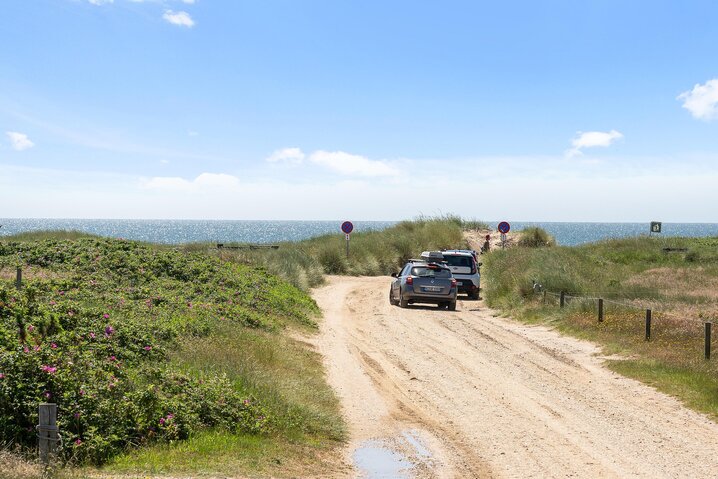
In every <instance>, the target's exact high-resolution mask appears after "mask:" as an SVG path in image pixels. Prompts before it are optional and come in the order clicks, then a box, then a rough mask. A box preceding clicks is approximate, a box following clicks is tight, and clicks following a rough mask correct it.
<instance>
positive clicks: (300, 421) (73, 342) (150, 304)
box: [0, 233, 344, 477]
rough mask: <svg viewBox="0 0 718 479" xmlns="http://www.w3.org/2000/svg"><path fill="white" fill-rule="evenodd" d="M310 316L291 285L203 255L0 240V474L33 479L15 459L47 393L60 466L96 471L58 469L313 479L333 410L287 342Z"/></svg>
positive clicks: (61, 240)
mask: <svg viewBox="0 0 718 479" xmlns="http://www.w3.org/2000/svg"><path fill="white" fill-rule="evenodd" d="M19 262H21V264H22V266H23V272H24V275H23V279H24V285H23V289H22V290H21V291H16V290H15V289H14V285H13V279H14V273H15V266H16V265H17V264H19ZM318 314H319V311H318V309H317V307H316V305H315V303H314V302H313V300H312V299H311V298H310V297H309V296H308V295H307V294H306V293H304V292H302V291H300V290H298V289H297V288H295V287H294V286H291V285H289V284H288V283H286V282H284V281H282V280H280V279H278V278H276V277H275V276H272V275H270V274H268V273H267V272H266V271H264V270H261V269H257V268H253V267H249V266H246V265H242V264H238V263H237V262H226V261H221V260H220V259H218V258H216V257H214V256H211V255H207V254H202V253H191V252H183V251H179V250H177V249H174V248H167V247H157V246H152V245H146V244H141V243H136V242H130V241H122V240H107V239H100V238H95V237H90V236H87V235H82V234H75V233H71V234H68V233H61V234H58V235H57V237H55V236H53V234H51V233H39V234H37V236H34V235H32V234H26V235H22V236H21V237H19V238H18V237H10V238H5V239H3V241H0V444H12V445H13V446H12V450H13V451H14V452H12V453H11V452H9V451H8V450H7V448H6V450H5V451H4V452H3V454H4V456H3V457H4V458H6V459H8V461H7V462H8V464H10V458H12V459H13V461H12V464H13V470H12V471H11V472H7V473H9V474H11V475H13V474H14V475H17V476H22V477H33V474H35V473H36V472H37V471H36V466H33V465H32V463H31V462H23V461H20V460H18V457H19V456H18V451H19V454H20V457H21V456H22V455H23V454H26V453H27V454H30V455H32V448H33V446H34V444H35V436H34V434H33V430H34V429H33V426H34V424H36V423H37V404H38V403H39V402H43V401H48V400H49V401H52V402H56V403H57V404H58V425H59V426H60V430H61V433H62V435H63V443H64V446H63V448H62V450H61V456H62V458H63V459H64V460H66V461H68V464H74V465H75V466H78V467H79V466H83V465H87V464H94V465H95V466H94V467H92V468H87V467H86V466H83V468H81V469H77V468H70V469H66V470H64V471H61V473H60V475H61V476H63V475H64V476H73V475H75V474H78V473H79V474H80V475H83V474H87V475H95V474H104V473H116V472H122V473H136V474H140V475H141V474H144V473H147V472H148V473H168V474H184V473H200V472H201V473H202V474H209V475H213V474H214V475H255V474H269V475H272V476H277V477H282V476H286V475H292V474H296V473H297V472H298V471H303V473H305V474H317V475H319V474H321V473H322V472H325V471H326V470H327V467H329V464H333V463H335V462H336V459H337V457H336V451H335V449H336V446H337V445H338V444H340V443H341V441H342V440H343V438H344V429H343V424H342V421H341V418H340V415H339V412H338V403H337V400H336V398H335V396H334V394H333V392H332V391H331V389H330V388H329V387H328V386H327V385H326V383H325V381H324V373H323V369H322V365H321V358H320V357H319V355H318V354H317V353H315V352H314V351H313V350H312V348H311V346H310V345H308V344H306V343H304V342H302V341H300V340H296V339H292V338H293V337H295V336H301V335H306V334H312V332H313V331H315V330H316V318H317V317H318ZM16 447H18V449H17V450H16V449H15V448H16ZM240 451H241V452H240ZM317 458H319V460H317ZM4 462H5V461H4ZM3 466H5V464H3ZM98 467H99V468H98ZM6 471H8V469H6V468H5V467H3V473H6ZM78 471H80V472H78Z"/></svg>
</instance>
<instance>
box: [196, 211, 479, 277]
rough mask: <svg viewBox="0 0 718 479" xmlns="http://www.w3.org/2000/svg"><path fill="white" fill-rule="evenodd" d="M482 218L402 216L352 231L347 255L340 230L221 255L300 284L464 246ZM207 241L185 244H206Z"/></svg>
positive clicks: (393, 266) (381, 271) (376, 270)
mask: <svg viewBox="0 0 718 479" xmlns="http://www.w3.org/2000/svg"><path fill="white" fill-rule="evenodd" d="M484 227H486V225H485V224H483V223H481V222H478V221H476V220H471V221H465V220H462V219H461V218H459V217H456V216H451V215H448V216H443V217H438V218H417V219H415V220H412V221H402V222H400V223H398V224H397V225H395V226H393V227H391V228H387V229H385V230H381V231H367V232H361V231H357V232H355V233H352V235H351V240H350V244H349V248H350V256H349V258H347V253H346V241H345V239H344V235H343V234H341V233H339V232H338V233H337V234H333V235H324V236H319V237H316V238H311V239H308V240H305V241H300V242H296V243H281V244H280V245H279V249H277V250H249V249H240V250H224V251H222V252H221V257H222V258H224V259H228V260H233V261H237V262H240V263H246V264H253V265H261V266H263V267H265V268H266V269H267V270H268V271H269V272H271V273H273V274H276V275H278V276H280V277H282V278H284V279H286V280H287V281H289V282H290V283H292V284H293V285H295V286H297V287H298V288H300V289H302V290H308V289H309V288H311V287H314V286H317V285H319V284H321V283H322V282H323V281H324V278H323V276H324V274H338V275H354V276H376V275H386V274H390V273H392V272H394V271H397V270H398V269H400V268H401V266H403V264H404V263H405V262H406V260H408V259H409V258H412V257H415V256H417V255H419V254H420V253H421V252H422V251H425V250H438V249H442V248H458V247H466V241H465V240H464V238H463V233H462V232H463V231H464V230H465V229H482V228H484ZM208 246H209V245H198V244H195V245H188V246H187V248H190V249H205V250H206V249H207V248H208Z"/></svg>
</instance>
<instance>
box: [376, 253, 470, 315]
mask: <svg viewBox="0 0 718 479" xmlns="http://www.w3.org/2000/svg"><path fill="white" fill-rule="evenodd" d="M392 277H393V278H394V281H392V283H391V289H390V290H389V302H390V303H391V304H393V305H399V306H400V307H402V308H406V307H407V306H408V305H410V304H412V303H430V304H436V305H438V306H439V307H440V308H442V307H445V308H448V309H449V310H451V311H453V310H455V309H456V291H457V287H456V280H455V279H454V277H453V276H452V275H451V270H450V269H449V268H447V267H446V266H444V265H441V264H438V263H429V262H426V261H419V260H411V261H409V262H408V263H406V265H405V266H404V268H403V269H402V270H401V272H399V273H394V274H392Z"/></svg>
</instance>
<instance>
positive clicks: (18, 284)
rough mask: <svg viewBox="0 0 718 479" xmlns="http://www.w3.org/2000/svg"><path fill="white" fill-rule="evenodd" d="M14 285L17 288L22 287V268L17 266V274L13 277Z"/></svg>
mask: <svg viewBox="0 0 718 479" xmlns="http://www.w3.org/2000/svg"><path fill="white" fill-rule="evenodd" d="M15 287H16V288H17V289H20V288H22V268H21V267H19V266H18V267H17V276H16V277H15Z"/></svg>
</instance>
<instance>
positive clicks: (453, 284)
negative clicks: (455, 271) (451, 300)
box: [451, 278, 456, 288]
mask: <svg viewBox="0 0 718 479" xmlns="http://www.w3.org/2000/svg"><path fill="white" fill-rule="evenodd" d="M451 287H452V288H456V280H455V279H454V278H452V279H451Z"/></svg>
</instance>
